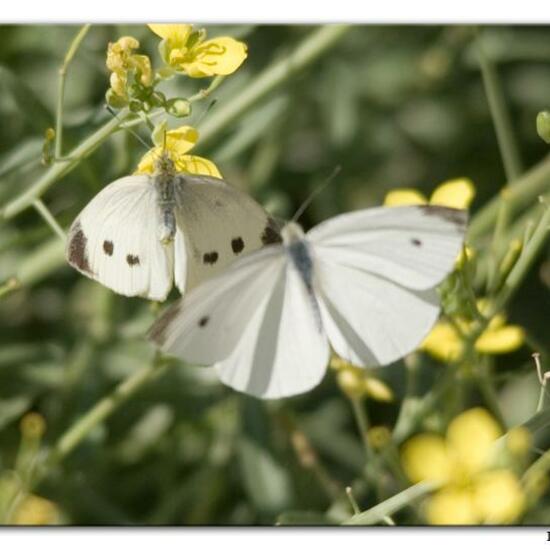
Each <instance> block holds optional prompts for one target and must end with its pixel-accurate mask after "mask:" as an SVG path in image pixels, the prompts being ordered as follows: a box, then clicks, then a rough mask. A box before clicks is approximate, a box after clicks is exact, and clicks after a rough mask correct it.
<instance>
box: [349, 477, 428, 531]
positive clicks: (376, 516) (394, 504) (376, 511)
mask: <svg viewBox="0 0 550 550" xmlns="http://www.w3.org/2000/svg"><path fill="white" fill-rule="evenodd" d="M434 489H437V485H436V484H434V483H428V482H425V481H423V482H420V483H417V484H416V485H412V486H411V487H408V488H407V489H405V490H404V491H401V492H400V493H397V494H396V495H394V496H392V497H390V498H388V499H386V500H385V501H384V502H381V503H380V504H377V505H376V506H373V507H372V508H370V509H369V510H365V511H364V512H361V513H360V514H355V515H353V516H352V517H351V518H349V519H348V520H346V521H344V523H343V525H374V524H376V523H379V522H381V521H383V519H384V517H387V516H389V515H390V514H394V513H395V512H397V511H399V510H401V508H404V507H405V506H408V505H409V504H412V503H413V502H414V501H416V500H418V499H419V498H421V497H423V496H426V495H427V494H429V493H431V492H432V491H433V490H434Z"/></svg>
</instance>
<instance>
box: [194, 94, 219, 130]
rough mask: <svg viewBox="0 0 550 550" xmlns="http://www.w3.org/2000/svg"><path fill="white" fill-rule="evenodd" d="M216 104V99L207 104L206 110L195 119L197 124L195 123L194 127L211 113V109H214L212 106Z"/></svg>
mask: <svg viewBox="0 0 550 550" xmlns="http://www.w3.org/2000/svg"><path fill="white" fill-rule="evenodd" d="M217 102H218V100H217V99H213V100H212V101H211V102H210V103H209V104H208V106H207V107H206V109H205V110H204V111H203V112H202V113H201V114H200V116H199V118H198V119H197V122H195V124H194V125H195V126H198V125H199V124H200V123H201V122H202V120H203V118H204V117H205V116H206V115H207V114H208V113H209V112H210V111H211V109H212V108H213V107H214V105H216V103H217Z"/></svg>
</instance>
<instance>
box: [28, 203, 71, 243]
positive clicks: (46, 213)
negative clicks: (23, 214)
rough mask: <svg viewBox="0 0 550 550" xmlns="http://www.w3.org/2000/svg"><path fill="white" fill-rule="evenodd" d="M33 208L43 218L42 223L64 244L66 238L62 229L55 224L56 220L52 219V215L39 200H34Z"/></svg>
mask: <svg viewBox="0 0 550 550" xmlns="http://www.w3.org/2000/svg"><path fill="white" fill-rule="evenodd" d="M33 206H34V207H35V208H36V210H37V211H38V213H39V214H40V215H41V216H42V218H44V221H45V222H46V223H47V224H48V225H49V226H50V227H51V228H52V230H53V232H54V233H55V234H56V235H57V236H58V237H59V238H60V239H61V240H62V241H63V242H65V241H66V239H67V236H66V235H65V231H63V229H62V227H61V226H60V225H59V224H58V223H57V220H56V219H55V218H54V217H53V215H52V213H51V212H50V211H49V209H48V207H47V206H46V205H45V204H44V203H43V202H42V200H41V199H36V200H35V201H34V202H33Z"/></svg>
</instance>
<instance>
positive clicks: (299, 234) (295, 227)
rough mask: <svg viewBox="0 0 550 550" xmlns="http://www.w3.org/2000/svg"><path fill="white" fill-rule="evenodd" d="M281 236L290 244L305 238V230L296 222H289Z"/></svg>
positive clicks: (284, 241)
mask: <svg viewBox="0 0 550 550" xmlns="http://www.w3.org/2000/svg"><path fill="white" fill-rule="evenodd" d="M281 237H282V238H283V243H284V244H286V245H287V246H288V245H290V244H292V243H295V242H298V241H301V240H303V238H304V230H303V229H302V227H301V226H300V225H299V224H297V223H296V222H288V223H287V224H286V225H285V226H284V227H283V229H282V230H281Z"/></svg>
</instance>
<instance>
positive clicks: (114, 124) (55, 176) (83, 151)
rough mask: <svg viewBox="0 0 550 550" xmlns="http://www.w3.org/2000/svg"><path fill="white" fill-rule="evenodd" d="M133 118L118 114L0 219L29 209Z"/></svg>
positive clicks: (0, 214)
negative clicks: (127, 120) (126, 121)
mask: <svg viewBox="0 0 550 550" xmlns="http://www.w3.org/2000/svg"><path fill="white" fill-rule="evenodd" d="M131 116H133V115H132V113H130V111H129V109H123V110H122V111H120V113H118V118H114V119H112V120H110V121H109V122H107V123H105V124H104V125H103V126H102V127H101V128H99V129H98V130H96V131H95V132H94V133H93V134H92V135H91V136H89V137H88V138H86V139H85V140H84V141H83V142H82V143H80V145H78V146H76V147H75V148H74V149H73V150H72V151H71V152H70V153H69V155H68V156H69V157H70V159H67V160H63V161H60V162H56V163H55V164H54V165H53V166H51V167H50V168H49V169H48V170H47V171H46V173H44V174H43V175H42V176H41V177H40V178H39V179H38V180H37V181H36V182H34V183H33V184H32V185H31V186H30V187H29V188H28V189H26V190H25V191H24V192H23V193H21V194H20V195H19V196H18V197H16V198H15V199H13V200H12V201H10V202H9V203H8V204H6V206H4V208H3V209H2V210H1V211H0V219H4V220H9V219H11V218H13V217H14V216H16V215H17V214H19V213H20V212H22V211H23V210H25V209H27V208H29V207H30V206H32V205H33V204H34V201H35V200H36V199H38V198H40V197H41V196H42V194H43V193H44V192H45V191H47V190H48V189H49V188H50V187H51V186H52V185H53V184H54V183H55V182H56V181H58V180H59V179H60V178H61V177H63V176H65V175H66V174H68V173H69V172H70V171H71V170H73V169H74V168H76V166H77V165H78V163H79V162H80V161H81V160H82V159H83V158H84V157H86V156H88V155H89V154H91V153H92V152H93V151H94V150H95V149H97V147H99V146H100V145H101V144H102V143H103V142H104V141H105V140H106V139H107V138H108V137H109V136H110V135H111V134H113V133H114V132H116V131H117V130H118V129H119V126H120V124H121V122H122V121H124V120H126V119H128V118H129V117H131Z"/></svg>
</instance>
